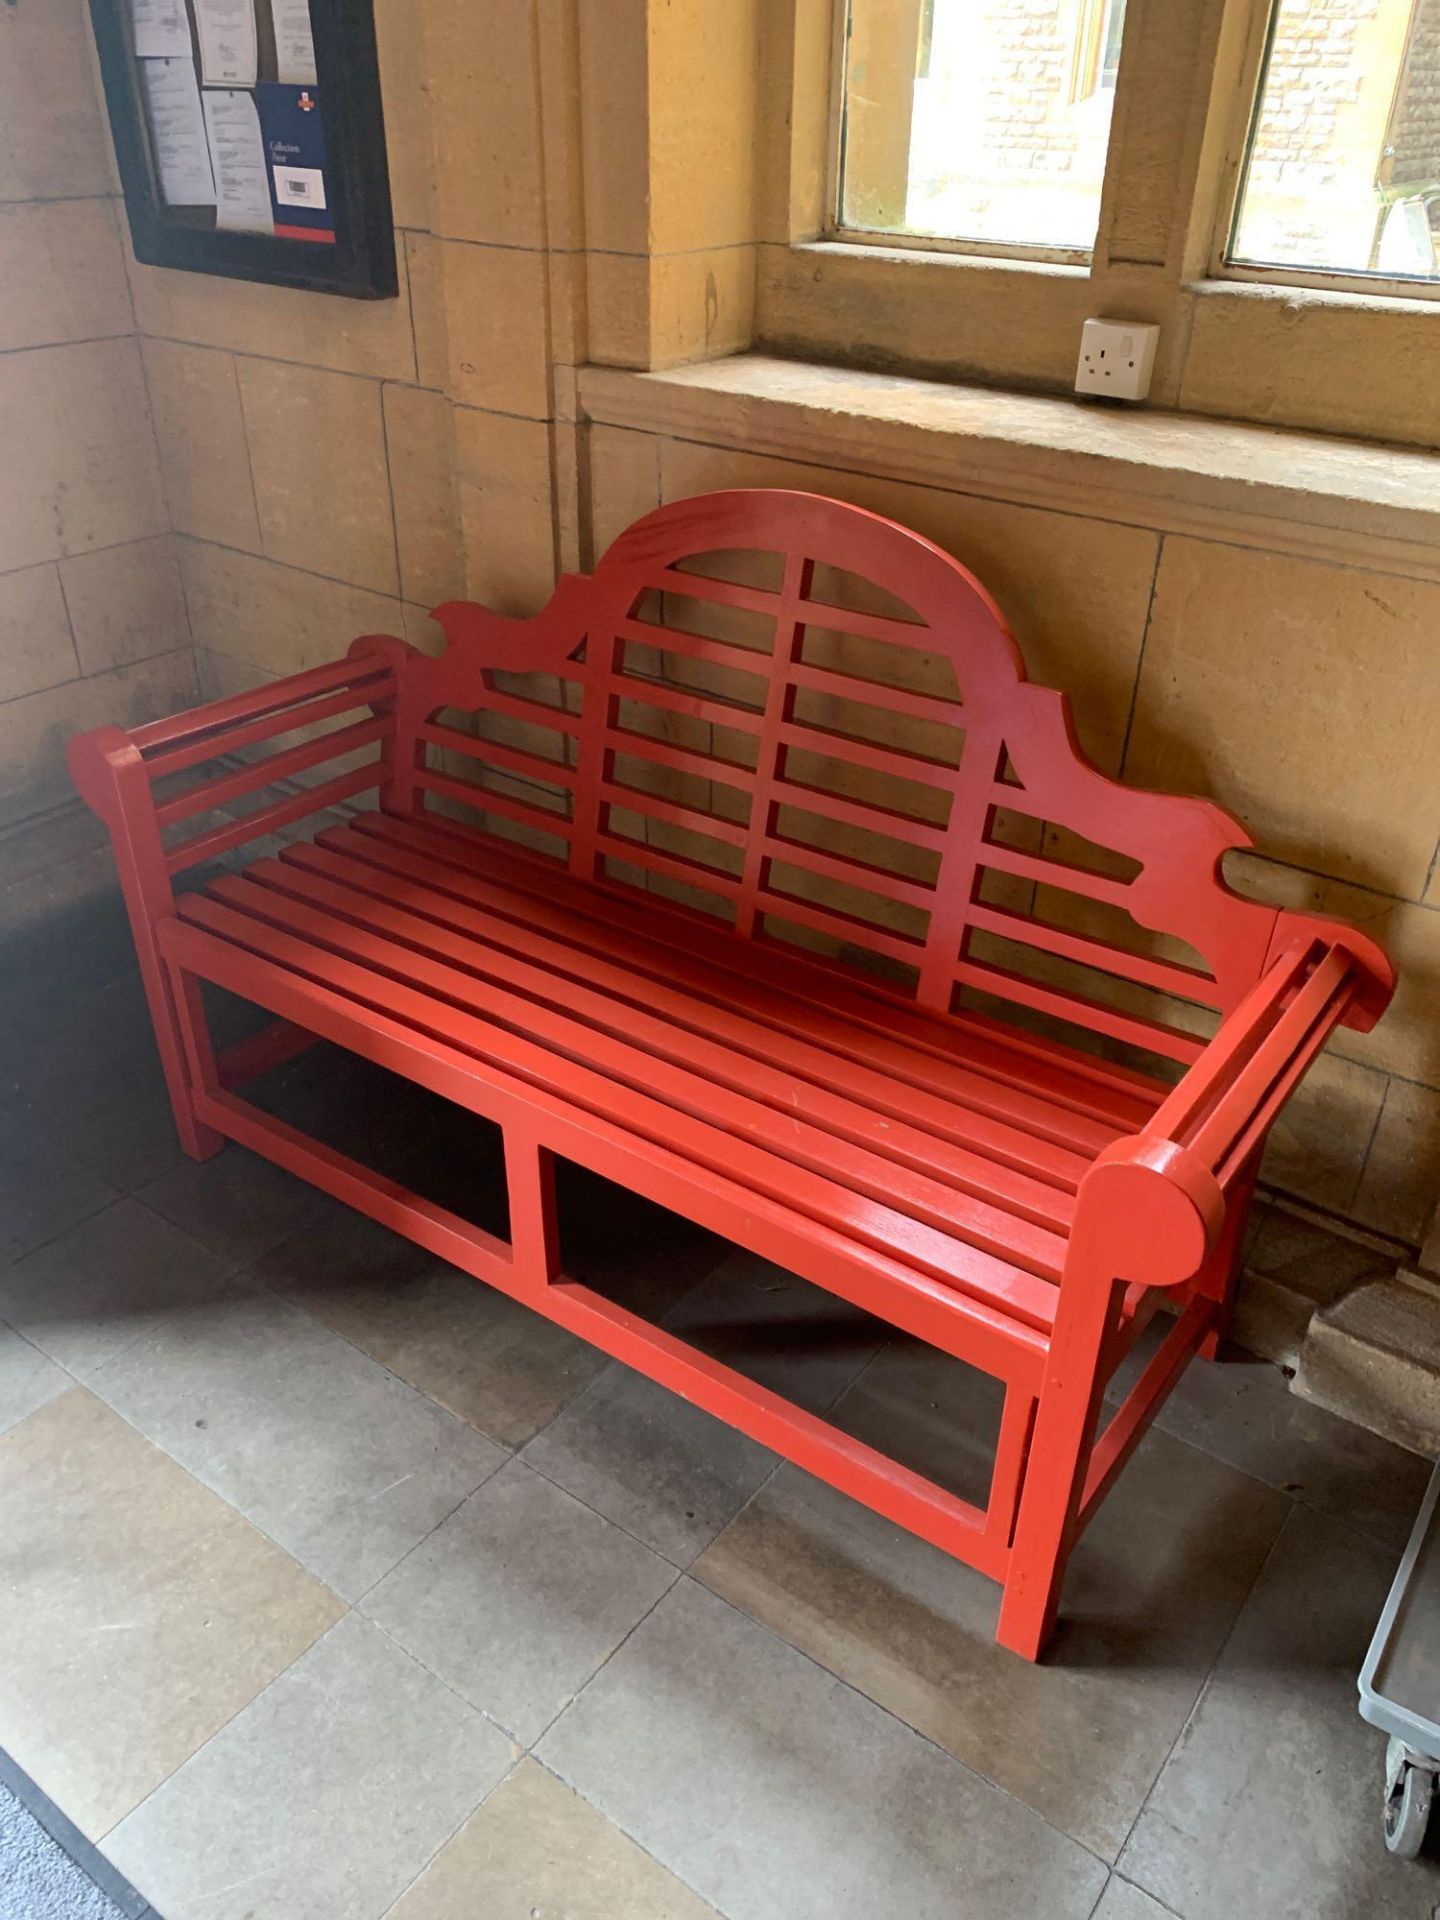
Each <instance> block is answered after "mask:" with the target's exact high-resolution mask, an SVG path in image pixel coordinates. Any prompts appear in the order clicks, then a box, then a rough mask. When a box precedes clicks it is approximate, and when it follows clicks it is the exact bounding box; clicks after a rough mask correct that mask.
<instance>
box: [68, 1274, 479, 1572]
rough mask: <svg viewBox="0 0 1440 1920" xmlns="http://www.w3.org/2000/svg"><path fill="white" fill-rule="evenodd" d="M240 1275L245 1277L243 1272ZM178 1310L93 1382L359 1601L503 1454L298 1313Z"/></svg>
mask: <svg viewBox="0 0 1440 1920" xmlns="http://www.w3.org/2000/svg"><path fill="white" fill-rule="evenodd" d="M243 1277H244V1276H242V1278H243ZM249 1284H250V1285H251V1287H252V1288H256V1289H257V1291H255V1292H254V1293H253V1294H252V1296H251V1297H249V1298H235V1299H231V1300H227V1301H225V1302H224V1303H222V1304H216V1305H211V1306H207V1307H204V1308H200V1309H197V1310H196V1311H194V1312H191V1313H186V1314H175V1315H172V1316H171V1318H170V1319H169V1320H167V1321H164V1322H162V1323H161V1325H160V1327H159V1328H158V1329H157V1331H156V1333H155V1334H154V1335H153V1337H152V1338H150V1339H148V1340H143V1341H141V1342H139V1343H138V1344H137V1345H135V1346H134V1347H132V1348H130V1349H129V1350H128V1351H126V1352H125V1353H122V1354H121V1355H119V1357H118V1358H117V1359H116V1360H115V1361H114V1362H113V1363H112V1364H111V1365H110V1366H108V1367H105V1368H102V1369H101V1370H100V1371H99V1372H98V1373H97V1374H96V1375H95V1390H96V1392H97V1393H99V1394H101V1395H102V1396H103V1397H104V1398H105V1399H106V1400H108V1401H109V1403H110V1404H111V1406H113V1407H114V1408H115V1409H116V1410H117V1412H119V1413H121V1414H123V1415H124V1417H125V1418H126V1419H127V1420H129V1421H132V1422H133V1423H134V1425H135V1426H137V1427H138V1428H139V1429H140V1430H141V1432H142V1433H145V1434H148V1435H149V1436H150V1438H151V1439H153V1440H154V1441H155V1442H156V1443H157V1444H158V1445H159V1446H162V1447H164V1448H165V1450H166V1452H167V1453H170V1454H172V1455H173V1456H174V1457H175V1459H177V1460H179V1461H181V1462H182V1464H183V1465H185V1466H186V1467H188V1468H189V1469H190V1471H191V1472H192V1473H193V1474H195V1475H196V1477H197V1478H198V1479H200V1480H203V1481H204V1482H205V1483H206V1485H207V1486H210V1487H213V1488H214V1490H215V1492H216V1493H218V1494H220V1495H222V1496H223V1498H225V1499H226V1500H228V1501H230V1502H231V1504H232V1505H233V1506H235V1507H237V1508H238V1509H239V1511H240V1512H241V1513H243V1514H245V1515H246V1517H247V1518H248V1519H250V1520H253V1521H254V1523H255V1525H256V1526H257V1527H261V1528H263V1529H264V1531H265V1532H266V1533H267V1534H269V1535H270V1537H271V1539H272V1540H277V1541H279V1543H280V1544H281V1545H282V1546H283V1547H285V1548H286V1550H287V1551H288V1552H290V1553H293V1554H294V1555H295V1557H296V1559H297V1560H299V1561H301V1562H302V1563H303V1564H304V1565H305V1566H307V1567H309V1568H310V1569H311V1571H312V1572H314V1573H316V1574H318V1575H319V1576H320V1578H321V1579H322V1580H325V1581H326V1582H328V1584H329V1585H331V1586H333V1587H334V1588H335V1589H336V1591H337V1592H339V1593H343V1594H344V1595H345V1597H346V1598H347V1599H349V1600H354V1599H358V1598H359V1596H360V1595H361V1594H362V1593H364V1592H365V1591H366V1589H367V1588H369V1587H371V1586H373V1585H374V1583H375V1582H376V1581H377V1580H378V1579H379V1578H380V1577H381V1575H382V1574H385V1573H388V1572H389V1570H390V1569H391V1567H393V1566H394V1565H395V1563H396V1562H397V1561H398V1560H400V1559H401V1558H402V1557H403V1556H404V1555H405V1554H407V1553H408V1552H409V1551H410V1549H411V1548H412V1547H413V1546H414V1545H415V1543H416V1542H417V1541H418V1540H423V1539H424V1537H425V1536H426V1534H428V1533H429V1532H430V1531H431V1529H432V1528H433V1527H435V1526H436V1525H438V1523H439V1522H440V1521H441V1520H443V1519H444V1518H445V1516H446V1514H448V1513H450V1512H452V1511H453V1510H454V1509H455V1508H456V1507H457V1506H458V1505H459V1504H460V1502H461V1501H462V1500H463V1499H464V1498H465V1496H466V1495H467V1494H468V1493H469V1492H471V1490H472V1489H473V1488H475V1487H476V1486H478V1485H479V1483H480V1482H481V1481H482V1480H483V1479H485V1478H486V1476H487V1475H488V1474H491V1473H493V1472H494V1471H495V1469H496V1467H497V1466H498V1465H499V1464H500V1462H501V1461H502V1460H503V1459H504V1458H505V1456H504V1454H503V1453H502V1452H501V1451H500V1449H499V1448H498V1447H496V1446H494V1445H492V1444H491V1442H490V1441H489V1440H487V1439H485V1437H484V1436H483V1435H482V1434H478V1433H476V1432H475V1430H474V1429H473V1428H472V1427H469V1426H467V1425H466V1424H465V1423H464V1422H463V1421H461V1420H456V1419H454V1418H453V1417H452V1416H451V1415H450V1414H448V1413H446V1412H445V1410H444V1409H443V1408H441V1407H437V1406H436V1405H434V1403H433V1402H432V1401H430V1400H427V1399H426V1398H425V1397H424V1396H423V1395H421V1394H418V1393H415V1392H414V1391H413V1390H412V1389H411V1388H410V1387H408V1386H406V1385H405V1383H404V1382H403V1381H401V1380H397V1379H396V1378H395V1376H394V1375H393V1374H391V1373H388V1372H387V1371H386V1370H385V1369H384V1368H383V1367H380V1366H377V1365H376V1364H375V1362H374V1361H373V1360H369V1359H367V1358H366V1356H365V1355H364V1354H362V1353H357V1352H356V1351H355V1349H354V1347H352V1346H350V1345H349V1344H348V1343H347V1342H346V1341H344V1340H342V1339H340V1338H339V1337H338V1336H337V1335H336V1334H333V1333H331V1332H330V1331H329V1329H328V1328H325V1327H321V1326H317V1325H316V1323H315V1321H314V1320H312V1319H311V1318H310V1316H309V1315H308V1314H306V1313H302V1312H301V1311H300V1310H299V1309H298V1308H296V1307H292V1306H290V1305H288V1304H287V1302H285V1301H283V1300H279V1299H277V1298H276V1297H275V1295H274V1294H272V1293H268V1292H266V1291H265V1290H264V1289H263V1288H259V1287H258V1283H257V1282H255V1281H253V1280H251V1281H250V1283H249Z"/></svg>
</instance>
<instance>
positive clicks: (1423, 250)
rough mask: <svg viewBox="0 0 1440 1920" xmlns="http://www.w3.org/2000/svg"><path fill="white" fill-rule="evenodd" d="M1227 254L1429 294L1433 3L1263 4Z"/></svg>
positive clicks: (1439, 222) (1438, 33)
mask: <svg viewBox="0 0 1440 1920" xmlns="http://www.w3.org/2000/svg"><path fill="white" fill-rule="evenodd" d="M1225 257H1226V264H1227V265H1231V266H1239V267H1242V268H1243V267H1251V268H1259V269H1265V268H1270V269H1276V268H1279V269H1282V270H1295V269H1299V270H1302V271H1309V272H1313V273H1320V274H1324V275H1327V276H1336V275H1343V276H1352V275H1363V274H1370V275H1377V276H1380V277H1382V278H1384V279H1386V280H1415V281H1418V282H1430V283H1432V284H1436V285H1440V0H1323V4H1321V0H1275V4H1274V9H1273V15H1272V18H1271V21H1270V35H1269V41H1268V44H1267V47H1266V51H1265V60H1264V66H1263V69H1262V73H1261V80H1260V87H1259V92H1258V95H1257V99H1256V106H1255V113H1254V118H1253V121H1252V124H1251V128H1250V138H1249V144H1248V150H1247V153H1246V158H1245V165H1244V172H1243V177H1242V183H1241V190H1240V195H1239V200H1238V204H1237V207H1236V212H1235V219H1234V225H1233V228H1232V231H1231V234H1230V239H1229V245H1228V247H1227V249H1226V256H1225ZM1262 277H1268V276H1262Z"/></svg>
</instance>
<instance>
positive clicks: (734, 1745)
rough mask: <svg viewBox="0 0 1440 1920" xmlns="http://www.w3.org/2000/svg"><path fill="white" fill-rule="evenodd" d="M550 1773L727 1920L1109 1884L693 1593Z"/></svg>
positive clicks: (920, 1745) (1062, 1898) (1015, 1902)
mask: <svg viewBox="0 0 1440 1920" xmlns="http://www.w3.org/2000/svg"><path fill="white" fill-rule="evenodd" d="M1044 1736H1045V1729H1044V1728H1043V1727H1038V1726H1037V1727H1036V1728H1035V1730H1034V1738H1035V1739H1036V1740H1042V1739H1043V1738H1044ZM537 1757H538V1758H539V1759H540V1760H541V1761H543V1762H544V1764H545V1765H546V1766H548V1767H550V1768H551V1769H552V1770H553V1771H554V1772H556V1773H558V1774H559V1775H560V1777H561V1778H562V1779H563V1780H567V1781H568V1782H569V1783H570V1784H571V1785H572V1786H574V1787H576V1788H577V1789H578V1790H579V1791H580V1792H581V1793H583V1794H584V1796H585V1798H586V1799H587V1800H589V1801H590V1802H591V1804H592V1805H593V1806H595V1807H597V1808H598V1809H599V1810H600V1812H602V1813H603V1814H605V1815H607V1816H608V1818H610V1819H611V1820H614V1821H615V1822H616V1823H617V1824H618V1825H620V1826H621V1827H623V1828H624V1829H625V1831H626V1832H627V1833H629V1834H631V1835H633V1836H634V1838H635V1839H636V1840H638V1841H639V1842H640V1844H641V1845H642V1846H643V1847H644V1848H645V1849H646V1851H647V1852H648V1853H651V1854H653V1855H654V1856H655V1858H656V1859H657V1860H659V1861H660V1862H661V1863H662V1865H664V1866H666V1867H668V1868H669V1869H670V1871H671V1872H672V1873H676V1874H679V1875H680V1877H681V1878H682V1879H683V1880H684V1881H685V1882H686V1884H687V1885H688V1886H691V1887H693V1888H694V1889H695V1891H696V1892H697V1893H699V1894H700V1895H701V1896H702V1897H703V1898H705V1899H707V1900H709V1901H710V1902H711V1903H712V1905H714V1906H715V1907H717V1908H718V1909H719V1910H720V1912H722V1913H724V1914H726V1915H728V1916H729V1920H881V1916H883V1917H884V1920H890V1916H892V1915H893V1916H903V1917H904V1920H959V1916H961V1915H963V1916H964V1920H992V1916H993V1920H1001V1917H1002V1916H1003V1917H1004V1920H1018V1917H1019V1916H1021V1915H1023V1916H1026V1920H1029V1917H1030V1916H1034V1917H1035V1920H1042V1916H1043V1920H1088V1917H1089V1915H1090V1913H1091V1911H1092V1910H1093V1908H1094V1906H1095V1902H1096V1900H1097V1899H1098V1897H1099V1894H1100V1889H1101V1887H1102V1886H1103V1885H1104V1881H1105V1869H1104V1867H1103V1866H1102V1865H1101V1863H1100V1862H1099V1861H1098V1860H1096V1859H1095V1858H1094V1856H1093V1855H1092V1854H1088V1853H1086V1852H1085V1850H1084V1848H1083V1847H1079V1846H1077V1845H1076V1844H1075V1842H1074V1841H1073V1840H1067V1839H1066V1838H1065V1837H1064V1836H1063V1835H1062V1834H1059V1833H1057V1832H1056V1831H1055V1829H1054V1828H1053V1827H1051V1826H1047V1825H1046V1823H1045V1822H1044V1821H1043V1820H1041V1819H1040V1818H1039V1817H1038V1816H1037V1815H1036V1814H1034V1813H1032V1812H1030V1811H1029V1810H1028V1809H1027V1808H1025V1807H1022V1806H1020V1805H1019V1804H1018V1803H1017V1802H1016V1801H1015V1800H1013V1799H1011V1798H1010V1797H1009V1795H1007V1794H1004V1793H1001V1792H1000V1791H999V1790H998V1789H997V1788H995V1787H993V1786H991V1785H990V1784H989V1783H988V1782H987V1781H985V1780H982V1779H980V1778H979V1777H978V1776H977V1775H976V1774H975V1773H973V1772H971V1771H970V1769H969V1768H968V1767H963V1766H961V1765H960V1764H959V1762H958V1761H956V1760H954V1759H952V1758H951V1757H950V1755H949V1754H947V1753H942V1752H941V1751H940V1749H939V1748H938V1747H935V1746H933V1745H932V1744H931V1743H930V1742H929V1741H928V1740H923V1739H921V1737H920V1736H919V1734H917V1733H912V1732H911V1730H910V1728H909V1727H906V1726H904V1725H902V1724H901V1722H900V1721H899V1720H897V1719H895V1718H894V1716H893V1715H891V1714H888V1713H885V1712H883V1711H882V1710H881V1709H880V1708H879V1707H878V1706H876V1705H874V1703H873V1702H871V1701H869V1700H866V1699H864V1698H863V1697H862V1696H861V1695H860V1694H858V1693H856V1692H855V1691H854V1690H853V1689H852V1688H850V1687H847V1686H844V1685H842V1683H841V1682H840V1681H838V1680H836V1679H834V1678H832V1677H831V1675H830V1674H828V1673H826V1672H824V1671H823V1669H822V1668H820V1667H818V1666H817V1665H816V1664H815V1663H814V1661H812V1660H808V1659H806V1657H805V1656H804V1654H803V1653H799V1652H797V1651H796V1650H795V1648H794V1647H789V1646H786V1645H785V1644H784V1642H783V1641H781V1640H777V1639H775V1638H774V1636H773V1635H771V1634H769V1633H767V1632H765V1630H764V1628H763V1627H758V1626H756V1625H755V1623H754V1621H752V1620H747V1619H746V1618H745V1617H744V1615H743V1614H740V1613H737V1612H736V1611H735V1609H734V1608H733V1607H727V1606H726V1605H725V1603H724V1602H723V1601H721V1600H717V1599H716V1598H715V1596H714V1595H713V1594H710V1593H707V1592H705V1590H704V1589H703V1588H701V1587H697V1586H696V1585H695V1583H694V1582H693V1581H691V1580H689V1579H687V1578H686V1577H685V1576H683V1575H682V1576H681V1578H680V1580H679V1581H678V1582H677V1583H676V1585H675V1586H674V1587H673V1588H672V1589H671V1590H670V1592H669V1593H668V1594H667V1595H666V1596H665V1598H664V1599H663V1600H662V1601H661V1602H660V1604H659V1606H658V1607H656V1609H655V1611H654V1612H653V1613H652V1614H651V1615H650V1617H649V1618H648V1619H647V1620H645V1621H643V1622H642V1623H641V1625H640V1626H639V1627H637V1628H636V1630H635V1632H634V1633H633V1634H631V1636H630V1638H629V1639H628V1640H627V1641H626V1642H625V1644H624V1646H623V1647H621V1648H620V1650H619V1652H618V1653H616V1655H615V1656H614V1658H613V1659H611V1660H609V1661H608V1662H607V1663H606V1665H605V1666H604V1668H603V1669H602V1670H601V1671H600V1673H599V1674H597V1675H596V1677H595V1679H594V1680H592V1681H591V1683H590V1685H589V1686H588V1687H586V1689H585V1691H584V1692H583V1693H582V1694H581V1695H580V1696H579V1698H578V1699H577V1700H576V1701H575V1703H574V1704H573V1706H571V1707H569V1708H568V1709H567V1710H566V1712H565V1713H564V1714H562V1715H561V1717H560V1719H559V1720H558V1721H557V1722H556V1724H555V1725H554V1726H553V1727H552V1728H551V1729H550V1731H549V1733H547V1734H546V1736H545V1738H544V1740H543V1741H542V1742H541V1743H540V1747H539V1751H538V1756H537ZM167 1920H168V1916H167ZM177 1920H178V1917H177Z"/></svg>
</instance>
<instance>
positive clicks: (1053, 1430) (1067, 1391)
mask: <svg viewBox="0 0 1440 1920" xmlns="http://www.w3.org/2000/svg"><path fill="white" fill-rule="evenodd" d="M1078 1278H1079V1276H1078V1275H1077V1276H1073V1277H1072V1276H1070V1275H1067V1281H1069V1282H1070V1283H1071V1284H1072V1285H1073V1284H1074V1280H1075V1279H1078ZM1118 1293H1119V1290H1118V1288H1115V1287H1113V1286H1112V1287H1111V1288H1110V1289H1109V1300H1108V1305H1107V1306H1106V1309H1105V1310H1104V1311H1100V1310H1098V1309H1099V1308H1100V1305H1101V1303H1100V1302H1098V1301H1096V1300H1095V1299H1094V1298H1093V1296H1092V1298H1091V1299H1090V1300H1089V1301H1088V1302H1086V1303H1084V1304H1083V1305H1077V1306H1076V1307H1073V1308H1072V1311H1070V1312H1069V1313H1065V1312H1064V1311H1063V1310H1062V1314H1061V1316H1060V1317H1059V1318H1058V1319H1057V1322H1056V1328H1055V1335H1054V1338H1053V1340H1052V1343H1051V1351H1050V1359H1049V1362H1048V1363H1047V1365H1046V1369H1045V1381H1044V1384H1043V1386H1042V1387H1041V1390H1040V1404H1039V1407H1038V1409H1037V1412H1036V1416H1035V1428H1034V1434H1033V1437H1032V1439H1031V1442H1030V1450H1029V1454H1028V1455H1027V1457H1026V1462H1025V1474H1024V1478H1023V1480H1022V1482H1021V1486H1020V1506H1019V1512H1018V1514H1017V1516H1016V1522H1015V1538H1014V1541H1013V1543H1012V1545H1011V1549H1010V1564H1009V1568H1008V1570H1007V1572H1006V1576H1005V1591H1004V1595H1003V1597H1002V1599H1001V1602H1000V1619H999V1623H998V1625H997V1627H996V1629H995V1638H996V1640H997V1641H998V1642H999V1644H1000V1645H1001V1646H1002V1647H1007V1648H1008V1649H1009V1650H1010V1652H1011V1653H1018V1654H1019V1655H1020V1657H1021V1658H1022V1659H1024V1660H1038V1659H1039V1657H1040V1655H1041V1653H1042V1652H1043V1650H1044V1647H1045V1643H1046V1641H1047V1640H1048V1639H1049V1638H1050V1635H1051V1633H1052V1632H1053V1631H1054V1627H1055V1617H1056V1614H1057V1612H1058V1610H1059V1605H1060V1588H1061V1585H1062V1583H1063V1582H1064V1579H1065V1564H1066V1561H1067V1560H1068V1559H1069V1556H1070V1547H1071V1544H1072V1542H1073V1539H1074V1534H1075V1529H1076V1522H1077V1520H1078V1518H1079V1514H1080V1508H1081V1504H1082V1502H1083V1498H1084V1493H1085V1477H1086V1474H1087V1473H1088V1472H1089V1468H1090V1450H1091V1447H1092V1446H1093V1444H1094V1440H1095V1429H1096V1424H1097V1422H1098V1420H1099V1416H1100V1402H1101V1399H1102V1397H1103V1394H1104V1383H1103V1381H1102V1380H1101V1378H1100V1354H1101V1349H1102V1346H1103V1343H1104V1338H1105V1333H1106V1329H1107V1328H1108V1326H1109V1324H1110V1322H1111V1321H1112V1320H1113V1318H1114V1315H1115V1312H1116V1310H1117V1308H1118V1304H1119V1299H1118ZM1062 1298H1063V1295H1062Z"/></svg>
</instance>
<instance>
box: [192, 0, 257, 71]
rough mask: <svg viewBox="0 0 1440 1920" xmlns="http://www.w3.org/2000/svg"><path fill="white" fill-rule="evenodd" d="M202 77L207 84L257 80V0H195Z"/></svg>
mask: <svg viewBox="0 0 1440 1920" xmlns="http://www.w3.org/2000/svg"><path fill="white" fill-rule="evenodd" d="M195 25H196V27H197V28H198V29H199V32H200V78H201V80H202V81H203V82H204V84H205V85H206V86H207V87H253V86H254V84H255V79H256V73H255V0H195Z"/></svg>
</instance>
